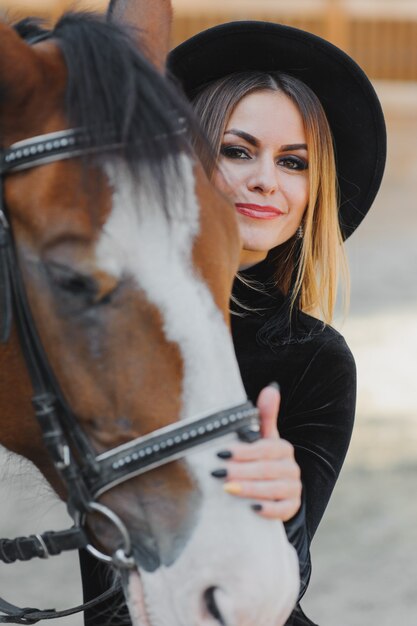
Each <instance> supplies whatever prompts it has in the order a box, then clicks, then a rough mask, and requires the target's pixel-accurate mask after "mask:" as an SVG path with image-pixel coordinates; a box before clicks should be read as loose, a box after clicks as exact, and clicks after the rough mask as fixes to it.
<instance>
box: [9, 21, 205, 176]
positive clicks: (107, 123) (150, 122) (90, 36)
mask: <svg viewBox="0 0 417 626" xmlns="http://www.w3.org/2000/svg"><path fill="white" fill-rule="evenodd" d="M15 29H16V31H17V32H18V33H19V34H20V36H21V37H22V38H23V39H25V40H27V41H28V43H36V41H38V40H39V39H44V38H48V37H49V38H53V39H54V41H56V42H57V45H59V47H60V49H61V50H62V53H63V56H64V59H65V62H66V65H67V69H68V82H67V93H66V105H65V106H66V111H65V114H66V117H67V120H68V123H69V125H70V126H71V127H73V128H87V129H89V130H90V131H92V132H93V133H94V138H95V139H94V142H96V145H97V146H103V144H105V143H106V142H107V143H109V142H108V137H109V130H110V129H111V137H112V141H111V143H113V144H114V143H116V144H121V145H122V146H123V150H122V156H123V157H124V158H125V159H126V161H127V163H128V164H129V165H130V166H132V167H134V169H135V171H136V172H138V168H136V165H137V164H139V163H140V162H141V161H142V159H144V160H146V161H147V162H148V163H149V164H150V166H151V167H152V170H153V172H154V173H155V175H156V176H157V177H158V182H159V183H162V188H163V187H164V185H163V182H164V181H163V180H161V167H160V162H161V160H162V158H164V157H166V156H167V155H175V154H177V153H178V152H179V151H184V150H190V148H189V143H188V141H187V133H185V132H184V131H185V130H186V129H187V128H188V130H191V132H193V133H197V134H198V130H197V125H196V122H195V120H194V119H193V116H192V113H190V110H189V108H188V104H187V103H186V102H185V99H183V98H182V97H181V96H179V95H178V93H177V91H176V89H175V88H174V87H173V86H172V85H170V84H169V82H168V81H167V80H166V79H164V77H163V76H162V75H160V74H159V73H158V72H157V71H156V70H155V69H154V68H153V66H152V65H151V64H150V63H149V62H148V61H147V59H146V58H145V57H144V55H143V54H142V53H141V52H140V51H139V50H138V48H137V46H136V44H135V43H134V41H133V38H131V37H130V35H129V32H128V31H127V30H126V29H125V28H122V27H121V26H119V25H117V24H114V23H111V22H109V21H106V19H105V17H102V16H99V15H95V14H91V13H67V14H66V15H64V16H63V17H62V18H61V19H60V20H59V21H58V22H57V24H56V25H55V27H54V28H53V29H52V30H50V31H47V30H46V29H45V28H43V26H42V23H41V22H39V21H38V20H23V21H22V22H19V23H18V24H16V25H15Z"/></svg>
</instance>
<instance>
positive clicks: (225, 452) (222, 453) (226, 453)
mask: <svg viewBox="0 0 417 626" xmlns="http://www.w3.org/2000/svg"><path fill="white" fill-rule="evenodd" d="M217 456H218V457H219V459H231V458H232V453H231V452H230V450H220V452H218V453H217Z"/></svg>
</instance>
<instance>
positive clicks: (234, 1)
mask: <svg viewBox="0 0 417 626" xmlns="http://www.w3.org/2000/svg"><path fill="white" fill-rule="evenodd" d="M132 1H135V0H132ZM136 1H138V0H136ZM107 4H108V0H78V2H77V1H75V2H74V0H0V12H3V14H5V13H6V12H7V13H8V14H9V16H10V17H12V18H16V17H22V16H27V15H34V14H35V15H39V16H41V17H44V18H46V19H48V20H51V21H53V20H55V19H56V18H57V17H58V16H59V15H60V14H61V13H62V12H63V11H65V10H67V9H69V8H71V7H74V6H77V7H79V8H89V9H90V8H92V9H98V10H100V11H104V10H105V9H106V7H107ZM173 4H174V8H175V20H174V30H173V44H174V45H176V44H178V43H180V42H181V41H183V40H184V39H187V38H188V37H190V36H191V35H193V34H194V33H196V32H199V31H200V30H203V29H204V28H208V27H209V26H214V25H215V24H220V23H222V22H227V21H230V20H239V19H259V20H266V21H273V22H282V23H284V24H288V25H290V26H295V27H298V28H302V29H305V30H309V31H311V32H313V33H316V34H317V35H320V36H321V37H324V38H325V39H328V40H329V41H332V42H333V43H335V44H336V45H338V46H339V47H341V48H342V49H343V50H345V51H346V52H347V53H348V54H350V55H351V56H352V57H353V58H354V59H355V60H356V61H357V62H358V63H359V64H360V65H361V66H362V67H363V68H364V70H365V72H366V73H367V74H368V75H369V76H370V77H371V78H373V79H385V80H406V81H408V80H417V0H292V1H291V2H288V1H287V0H173Z"/></svg>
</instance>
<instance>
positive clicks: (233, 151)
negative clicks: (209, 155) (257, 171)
mask: <svg viewBox="0 0 417 626" xmlns="http://www.w3.org/2000/svg"><path fill="white" fill-rule="evenodd" d="M220 154H221V155H222V156H224V157H226V158H227V159H250V155H249V153H248V151H247V150H245V148H241V147H240V146H222V147H221V148H220Z"/></svg>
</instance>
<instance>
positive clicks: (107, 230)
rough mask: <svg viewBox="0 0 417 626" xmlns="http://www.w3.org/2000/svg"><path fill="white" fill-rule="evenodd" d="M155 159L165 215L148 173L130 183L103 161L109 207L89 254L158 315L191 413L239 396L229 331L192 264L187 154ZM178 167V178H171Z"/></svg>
mask: <svg viewBox="0 0 417 626" xmlns="http://www.w3.org/2000/svg"><path fill="white" fill-rule="evenodd" d="M177 158H178V160H179V162H178V166H177V171H176V170H175V168H174V165H173V163H172V161H171V160H169V159H167V160H166V162H165V163H164V164H163V165H162V167H164V168H165V170H166V172H167V178H168V179H169V178H171V181H172V182H171V183H170V184H169V185H167V190H168V191H167V198H168V205H169V213H170V215H171V216H172V217H171V219H169V220H168V219H167V217H166V215H165V214H164V211H163V209H162V207H161V206H160V200H159V197H158V194H157V193H156V192H155V189H154V185H155V182H154V180H153V178H152V174H151V172H149V173H148V174H147V175H146V173H145V174H144V175H143V176H141V180H140V181H139V182H135V181H134V180H133V179H132V176H131V175H130V173H129V172H128V170H127V168H126V166H124V165H123V164H122V163H119V164H112V165H108V166H107V168H106V171H107V173H108V176H109V179H110V183H111V185H112V187H113V208H112V211H111V214H110V216H109V218H108V220H107V222H106V224H105V226H104V229H103V234H102V236H101V238H100V240H99V242H98V246H97V259H98V262H99V265H100V267H101V268H102V269H104V270H105V271H107V272H109V273H111V274H112V275H115V276H121V275H123V274H127V275H130V276H132V277H133V278H134V279H135V281H136V283H137V285H138V287H139V288H141V289H142V290H143V291H144V292H145V294H146V298H147V300H148V301H149V302H150V303H151V304H153V305H155V306H156V307H157V308H158V310H159V312H160V314H161V317H162V319H163V330H164V333H165V336H166V338H167V339H168V340H169V341H172V342H175V343H176V344H177V345H178V347H179V350H180V353H181V356H182V359H183V364H184V380H183V398H182V401H183V403H182V406H183V410H182V415H181V417H192V416H195V417H197V416H199V415H200V414H205V413H209V412H212V411H216V410H219V409H222V408H227V407H230V406H233V405H234V404H239V403H241V402H244V401H245V399H246V395H245V391H244V389H243V385H242V382H241V379H240V374H239V370H238V366H237V363H236V359H235V355H234V350H233V344H232V340H231V337H230V333H229V330H228V328H227V326H226V324H225V322H224V319H223V317H222V315H221V313H220V311H219V309H218V308H217V306H216V304H215V302H214V299H213V296H212V294H211V292H210V290H209V289H208V287H207V285H206V283H205V282H204V281H203V280H202V279H201V277H199V276H198V275H197V273H196V272H195V270H194V268H193V265H192V251H193V244H194V241H195V238H196V236H197V235H198V233H199V228H200V222H199V212H200V207H199V205H198V200H197V197H196V193H195V181H194V174H193V163H192V161H191V159H190V157H188V156H186V155H182V156H180V157H177ZM178 170H179V172H180V175H181V176H180V178H181V180H178V173H177V172H178Z"/></svg>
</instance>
